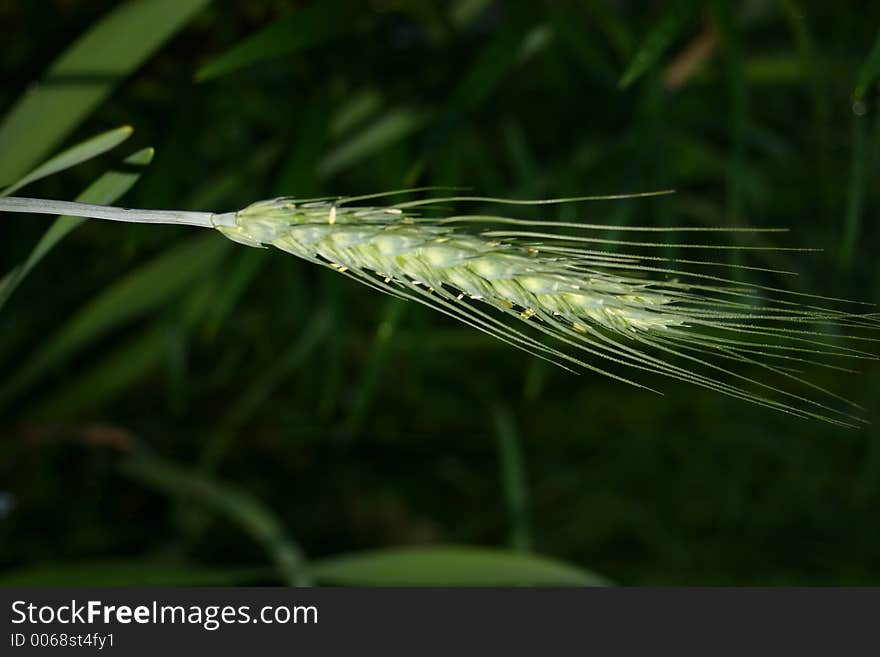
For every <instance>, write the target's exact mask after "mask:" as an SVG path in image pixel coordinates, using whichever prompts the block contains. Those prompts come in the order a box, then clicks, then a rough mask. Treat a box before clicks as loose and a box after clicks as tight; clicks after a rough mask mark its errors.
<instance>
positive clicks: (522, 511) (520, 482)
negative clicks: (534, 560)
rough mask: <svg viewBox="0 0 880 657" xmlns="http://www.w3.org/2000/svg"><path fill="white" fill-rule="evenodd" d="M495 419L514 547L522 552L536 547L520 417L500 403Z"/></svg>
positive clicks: (493, 419)
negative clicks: (517, 422) (521, 446)
mask: <svg viewBox="0 0 880 657" xmlns="http://www.w3.org/2000/svg"><path fill="white" fill-rule="evenodd" d="M492 421H493V423H494V425H495V435H496V436H497V438H498V456H499V461H500V470H501V484H502V488H503V490H504V500H505V503H506V505H507V515H508V518H509V521H510V546H511V547H512V548H513V549H514V550H517V551H519V552H528V551H529V550H531V549H532V546H533V544H534V541H533V539H532V528H531V522H530V519H529V509H528V506H529V493H528V484H527V483H526V469H525V463H524V462H523V457H522V450H521V448H520V440H519V432H518V431H517V428H516V420H515V419H514V417H513V413H511V412H510V408H508V407H507V406H506V405H502V404H496V405H495V407H494V408H493V412H492Z"/></svg>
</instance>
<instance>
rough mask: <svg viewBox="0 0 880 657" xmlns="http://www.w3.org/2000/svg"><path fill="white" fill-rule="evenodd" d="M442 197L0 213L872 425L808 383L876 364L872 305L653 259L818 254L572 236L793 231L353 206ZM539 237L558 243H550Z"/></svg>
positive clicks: (610, 369) (18, 205)
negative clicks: (233, 245) (377, 295)
mask: <svg viewBox="0 0 880 657" xmlns="http://www.w3.org/2000/svg"><path fill="white" fill-rule="evenodd" d="M436 189H438V188H417V189H407V190H394V191H390V192H382V193H379V194H369V195H363V196H354V197H324V198H312V199H305V200H297V199H293V198H277V199H270V200H266V201H259V202H257V203H253V204H251V205H249V206H248V207H246V208H244V209H243V210H240V211H239V212H229V213H224V214H211V213H193V212H175V211H154V210H126V209H122V208H111V207H104V206H94V205H84V204H78V203H66V202H58V201H40V200H36V199H18V198H5V199H0V210H8V211H20V212H36V213H52V212H63V213H67V214H73V215H76V216H83V217H94V218H102V219H110V220H115V221H139V222H146V223H185V224H189V225H196V226H213V227H214V228H216V229H217V230H218V231H220V232H222V233H223V234H224V235H226V236H227V237H228V238H230V239H232V240H235V241H237V242H240V243H242V244H246V245H248V246H259V247H262V246H268V245H271V246H275V247H277V248H279V249H281V250H283V251H286V252H288V253H291V254H294V255H296V256H298V257H300V258H303V259H304V260H307V261H309V262H312V263H315V264H319V265H322V266H325V267H329V268H331V269H333V270H334V271H336V272H338V273H341V274H343V275H344V276H347V277H349V278H351V279H352V280H354V281H357V282H358V283H361V284H364V285H366V286H368V287H370V288H372V289H374V290H377V291H379V292H382V293H385V294H390V295H393V296H395V297H398V298H401V299H405V300H408V301H414V302H416V303H419V304H421V305H424V306H426V307H428V308H431V309H433V310H436V311H438V312H440V313H443V314H444V315H447V316H449V317H452V318H454V319H456V320H458V321H460V322H463V323H465V324H466V325H468V326H470V327H472V328H474V329H476V330H478V331H482V332H483V333H486V334H487V335H490V336H492V337H494V338H496V339H498V340H501V341H502V342H505V343H507V344H509V345H511V346H514V347H516V348H518V349H522V350H524V351H526V352H528V353H530V354H533V355H535V356H537V357H539V358H542V359H544V360H547V361H549V362H551V363H553V364H555V365H557V366H559V367H561V368H563V369H565V370H568V371H573V372H577V371H590V372H595V373H597V374H602V375H603V376H607V377H610V378H613V379H615V380H617V381H620V382H622V383H626V384H627V385H631V386H635V387H638V388H643V389H646V390H652V391H654V392H658V391H656V390H654V389H653V388H651V387H649V386H647V385H645V384H644V383H641V382H639V381H637V380H635V379H633V378H629V377H627V376H624V375H622V374H619V373H618V372H617V371H616V370H617V368H618V367H624V368H629V369H631V370H635V371H639V372H646V373H649V374H651V375H656V376H663V377H667V378H671V379H675V380H678V381H682V382H686V383H690V384H692V385H696V386H699V387H702V388H705V389H707V390H712V391H714V392H718V393H721V394H724V395H727V396H730V397H733V398H735V399H740V400H743V401H747V402H750V403H752V404H756V405H758V406H762V407H765V408H769V409H772V410H775V411H778V412H781V413H786V414H788V415H792V416H795V417H799V418H804V419H815V420H821V421H823V422H828V423H830V424H834V425H837V426H843V427H853V426H858V425H860V424H861V423H863V422H864V420H863V419H862V418H861V417H859V416H858V415H854V414H853V413H852V412H851V409H856V410H857V411H859V410H862V409H861V407H859V406H858V405H857V404H855V403H853V402H852V401H850V400H847V399H845V398H844V397H842V396H840V395H838V394H837V393H835V392H833V391H831V390H828V389H826V388H824V387H822V386H820V385H818V384H816V383H814V382H812V381H810V380H809V379H808V378H807V377H806V375H805V374H804V373H803V371H802V370H803V369H804V366H811V367H822V368H827V369H830V370H835V371H843V372H851V371H852V370H851V369H849V368H847V367H845V366H843V365H842V364H841V363H840V362H839V359H847V360H858V361H865V360H878V356H877V355H876V354H874V353H872V352H870V351H865V350H864V348H862V347H866V346H867V345H870V344H873V343H877V342H880V339H878V338H877V337H876V333H875V332H876V331H877V329H878V328H880V314H878V313H876V312H861V313H855V312H848V311H844V310H839V309H837V308H835V307H834V305H833V304H843V303H846V304H853V303H854V304H862V305H872V304H864V302H859V301H848V300H846V299H838V298H833V297H827V296H820V295H816V294H809V293H806V292H796V291H792V290H785V289H782V288H775V287H770V286H767V285H761V284H756V283H745V282H743V281H741V280H737V279H734V278H726V277H724V276H718V275H715V274H710V273H706V272H705V271H700V269H701V268H707V267H709V268H715V267H727V268H731V269H733V270H734V271H735V272H738V273H739V275H742V274H743V273H744V272H760V273H773V274H777V275H778V274H785V275H791V274H793V272H789V271H781V270H778V269H772V268H768V267H756V266H751V265H745V264H742V263H735V264H730V263H725V262H718V261H715V260H711V259H698V258H677V257H670V256H668V255H666V254H665V253H664V254H658V252H657V251H656V250H657V249H664V250H665V249H692V250H693V249H699V250H714V251H731V252H750V251H787V252H806V251H815V250H816V249H804V248H785V247H776V246H769V245H739V244H722V243H719V244H707V243H693V242H676V243H673V244H669V243H666V242H659V241H656V242H655V241H638V240H619V239H610V238H603V237H587V236H584V235H582V234H572V233H574V232H575V231H585V230H586V231H597V230H608V231H630V232H637V231H644V232H650V233H689V232H694V233H701V234H702V233H718V234H720V233H734V234H738V233H770V232H774V233H775V232H782V231H784V230H785V229H779V228H769V229H767V228H760V229H749V228H740V227H733V228H716V227H688V226H681V227H674V228H666V227H646V226H605V225H600V224H588V223H581V222H561V221H546V220H524V219H515V218H509V217H501V216H495V215H490V214H486V215H482V214H479V215H446V216H436V217H433V218H432V217H427V216H420V215H418V214H416V213H415V212H414V209H415V208H429V209H430V210H431V211H432V213H433V214H436V212H437V210H438V207H439V206H441V205H442V204H448V203H457V202H480V203H497V204H506V205H528V206H546V205H553V204H560V203H573V202H580V201H596V200H613V199H619V198H640V197H650V196H659V195H663V194H666V193H669V192H667V191H665V190H664V191H659V192H647V193H641V194H627V195H611V196H589V197H586V196H585V197H573V198H556V199H542V200H517V199H497V198H491V197H481V196H448V197H436V198H425V199H418V200H413V201H404V202H400V203H396V204H394V205H390V206H384V207H383V206H370V205H357V203H360V202H362V201H368V200H374V199H380V198H386V197H389V196H395V195H402V194H411V193H414V192H424V191H433V190H436ZM504 226H523V227H534V228H537V230H534V231H532V230H509V229H504V228H503V227H504ZM545 228H552V229H558V230H561V231H563V232H545V231H544V229H545ZM603 247H611V248H607V249H604V248H603ZM632 249H635V250H638V251H639V252H631V251H630V250H632ZM642 250H647V251H648V252H647V253H642V252H640V251H642ZM861 331H868V332H871V334H869V335H863V334H861V333H860V332H861ZM853 344H855V345H857V346H858V347H859V348H856V347H854V346H853ZM826 359H831V360H832V362H826ZM836 405H839V406H841V407H842V408H837V407H836Z"/></svg>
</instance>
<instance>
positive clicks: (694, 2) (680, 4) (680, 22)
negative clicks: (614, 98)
mask: <svg viewBox="0 0 880 657" xmlns="http://www.w3.org/2000/svg"><path fill="white" fill-rule="evenodd" d="M701 5H702V2H701V0H675V2H673V3H672V6H670V7H669V8H668V9H667V10H666V13H665V14H664V15H663V16H662V17H661V18H660V20H659V21H657V23H656V24H655V25H654V27H653V28H652V29H651V30H650V31H649V32H648V35H647V36H646V37H645V40H644V41H642V44H641V45H640V46H639V48H638V50H636V54H635V55H634V56H633V58H632V60H631V61H630V63H629V66H628V67H627V69H626V71H625V72H624V74H623V76H621V78H620V86H621V87H628V86H629V85H631V84H632V83H633V82H635V81H636V80H638V79H639V78H640V77H641V76H642V75H644V74H645V73H646V72H647V71H648V70H649V69H650V68H651V67H652V66H654V65H656V63H657V62H658V61H659V59H660V58H661V57H662V56H663V53H665V52H666V49H667V48H669V46H670V45H672V42H673V41H675V39H676V38H677V37H678V35H679V34H681V32H682V31H683V30H684V28H685V27H687V25H688V23H689V22H690V21H691V19H692V18H693V17H694V16H695V15H696V14H697V12H698V11H699V9H700V6H701Z"/></svg>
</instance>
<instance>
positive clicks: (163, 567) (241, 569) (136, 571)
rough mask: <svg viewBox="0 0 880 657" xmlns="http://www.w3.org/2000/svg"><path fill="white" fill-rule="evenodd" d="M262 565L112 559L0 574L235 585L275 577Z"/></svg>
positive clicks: (6, 582)
mask: <svg viewBox="0 0 880 657" xmlns="http://www.w3.org/2000/svg"><path fill="white" fill-rule="evenodd" d="M272 574H273V573H272V570H271V569H270V568H266V567H263V566H250V567H248V566H234V567H219V568H218V567H213V566H203V565H199V564H193V563H186V562H177V561H168V562H166V561H153V560H150V559H112V560H107V561H84V562H79V561H74V562H69V563H52V564H46V565H42V566H34V567H32V568H26V569H23V570H17V571H12V572H6V573H2V574H0V586H236V585H241V584H249V583H253V582H259V581H266V580H268V579H271V578H272Z"/></svg>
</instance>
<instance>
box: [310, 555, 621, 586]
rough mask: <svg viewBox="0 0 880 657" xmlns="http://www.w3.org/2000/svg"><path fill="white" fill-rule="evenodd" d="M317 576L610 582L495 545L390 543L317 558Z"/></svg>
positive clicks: (357, 582) (435, 582)
mask: <svg viewBox="0 0 880 657" xmlns="http://www.w3.org/2000/svg"><path fill="white" fill-rule="evenodd" d="M311 572H312V573H313V574H314V576H315V577H316V579H318V580H319V581H323V582H327V583H331V584H344V585H348V586H521V585H531V586H606V585H608V583H609V582H608V581H607V580H605V579H604V578H602V577H600V576H598V575H596V574H594V573H591V572H589V571H586V570H582V569H580V568H578V567H577V566H573V565H570V564H567V563H564V562H562V561H557V560H556V559H552V558H549V557H543V556H539V555H535V554H522V553H517V552H511V551H509V550H499V549H493V548H477V547H459V546H439V545H438V546H433V547H412V548H390V549H385V550H375V551H369V552H358V553H354V554H347V555H341V556H337V557H331V558H327V559H322V560H320V561H316V562H313V564H312V571H311Z"/></svg>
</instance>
